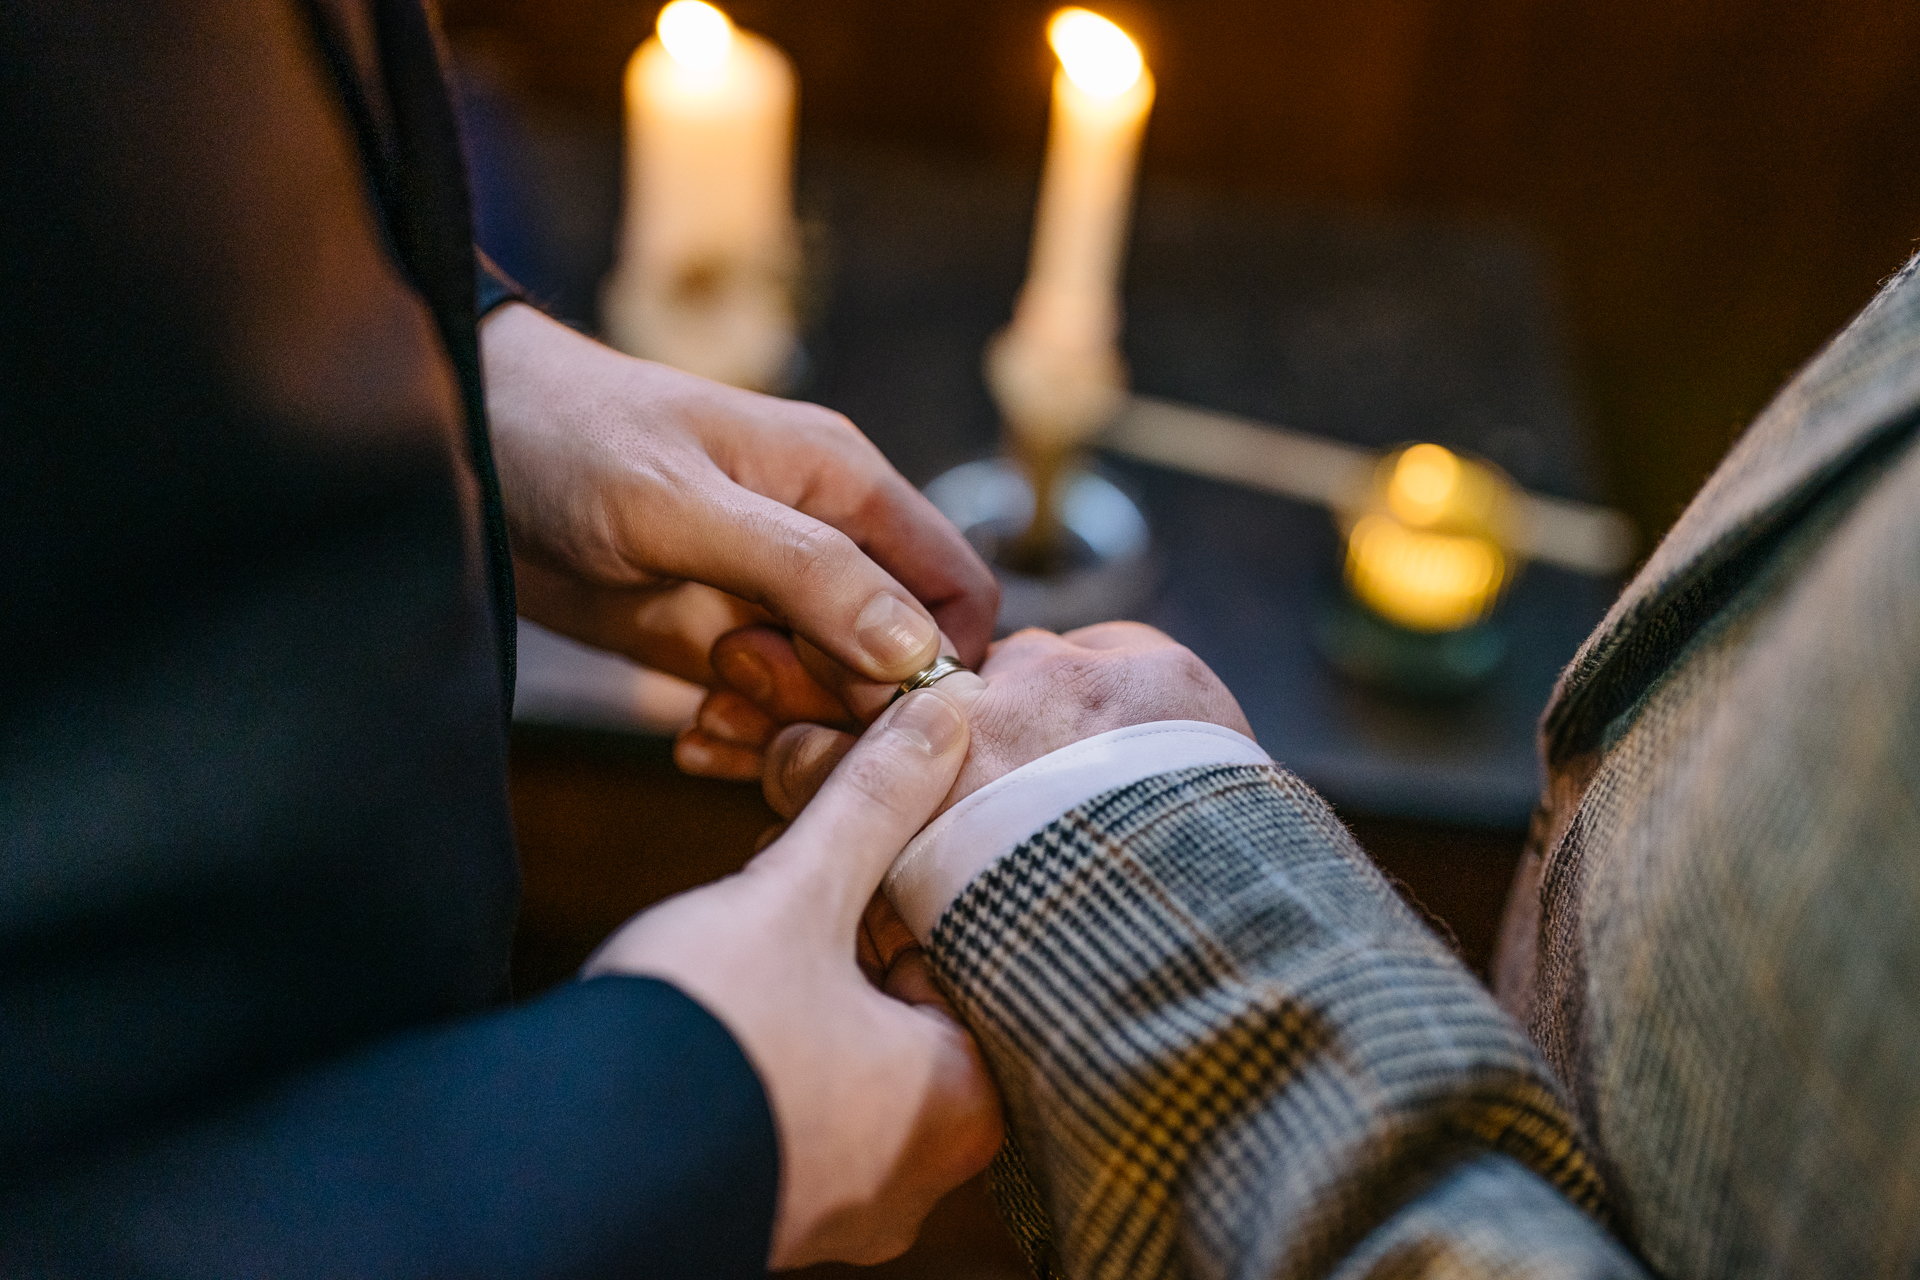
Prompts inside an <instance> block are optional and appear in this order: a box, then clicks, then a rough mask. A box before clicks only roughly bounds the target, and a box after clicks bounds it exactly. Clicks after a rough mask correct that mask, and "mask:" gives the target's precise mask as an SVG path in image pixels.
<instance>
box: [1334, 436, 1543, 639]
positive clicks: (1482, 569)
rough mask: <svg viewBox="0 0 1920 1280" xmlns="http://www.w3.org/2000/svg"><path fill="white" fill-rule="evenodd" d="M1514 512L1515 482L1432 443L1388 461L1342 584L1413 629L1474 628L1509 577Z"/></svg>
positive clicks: (1352, 536) (1360, 522) (1350, 545)
mask: <svg viewBox="0 0 1920 1280" xmlns="http://www.w3.org/2000/svg"><path fill="white" fill-rule="evenodd" d="M1511 506H1512V485H1511V483H1510V482H1509V481H1508V480H1507V479H1506V477H1505V476H1504V475H1502V474H1501V473H1500V472H1499V471H1497V470H1495V469H1494V468H1493V467H1491V466H1488V465H1486V464H1484V463H1478V462H1470V461H1467V460H1465V459H1462V458H1459V457H1457V456H1455V455H1454V454H1452V453H1450V452H1449V451H1447V450H1446V449H1444V448H1442V447H1441V446H1439V445H1437V444H1416V445H1410V446H1408V447H1407V448H1405V449H1402V450H1400V451H1399V452H1398V453H1394V454H1390V455H1388V456H1387V457H1386V458H1385V459H1383V460H1382V461H1381V463H1380V467H1379V470H1378V471H1377V472H1376V474H1375V480H1374V484H1373V486H1372V488H1371V490H1370V492H1369V495H1368V500H1367V503H1366V505H1365V507H1364V509H1363V510H1362V511H1361V512H1360V513H1358V515H1357V518H1355V519H1354V521H1353V524H1352V527H1351V528H1350V529H1349V530H1348V533H1347V570H1346V574H1347V585H1348V586H1349V587H1350V588H1351V589H1352V591H1353V594H1354V596H1355V597H1356V598H1358V599H1359V600H1360V602H1361V603H1362V604H1364V605H1366V606H1367V607H1368V608H1369V609H1371V610H1373V611H1374V612H1375V613H1377V614H1379V615H1380V616H1381V617H1382V618H1385V619H1386V620H1387V621H1389V622H1392V623H1394V624H1396V625H1397V626H1401V627H1405V628H1406V629H1408V630H1410V631H1424V632H1441V631H1457V630H1459V629H1461V628H1463V627H1469V626H1472V625H1473V624H1474V623H1476V622H1479V621H1481V620H1482V619H1484V618H1485V617H1487V615H1488V614H1490V613H1491V612H1492V611H1493V607H1494V605H1495V604H1497V603H1498V602H1499V599H1500V592H1501V589H1502V588H1503V587H1504V586H1505V585H1506V583H1507V581H1508V580H1509V579H1510V578H1511V576H1512V573H1513V565H1512V563H1511V560H1510V556H1509V553H1508V552H1507V551H1506V549H1505V544H1506V543H1507V542H1508V537H1507V533H1508V526H1509V524H1510V522H1511Z"/></svg>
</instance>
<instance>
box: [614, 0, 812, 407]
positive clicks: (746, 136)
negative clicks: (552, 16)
mask: <svg viewBox="0 0 1920 1280" xmlns="http://www.w3.org/2000/svg"><path fill="white" fill-rule="evenodd" d="M794 96H795V91H794V75H793V69H792V67H791V65H790V64H789V63H788V61H787V58H786V56H785V55H784V54H782V53H781V52H780V51H779V50H778V49H776V48H774V47H773V45H771V44H769V43H768V42H767V41H765V40H763V39H761V38H759V37H758V36H755V35H752V34H751V33H749V32H745V31H741V30H739V29H737V28H736V27H734V25H733V24H732V23H731V22H730V21H729V20H728V19H727V16H726V15H725V14H724V13H722V12H720V10H718V9H716V8H714V7H713V6H712V5H710V4H705V3H703V2H702V0H674V2H673V3H672V4H669V5H667V6H666V8H664V9H662V10H661V11H660V17H659V19H658V22H657V23H656V26H655V34H654V36H653V37H652V38H650V39H648V40H647V41H646V42H645V43H644V44H642V45H641V46H640V48H639V49H638V50H636V51H635V53H634V55H633V58H632V59H631V60H630V61H629V62H628V64H627V76H626V102H627V184H626V207H625V211H624V218H623V227H622V232H621V242H620V249H619V260H618V265H617V266H616V268H615V270H614V273H613V275H612V276H611V277H610V278H609V280H608V282H607V286H606V290H605V293H604V295H603V298H602V304H603V305H602V312H603V321H604V327H605V330H606V336H607V338H608V340H609V341H610V342H612V343H613V345H615V346H617V347H619V348H620V349H621V350H623V351H627V352H629V353H631V354H634V355H640V356H646V357H648V358H650V359H655V360H661V361H663V362H665V363H667V364H672V365H675V366H678V367H679V368H682V369H687V370H689V371H691V372H694V373H698V374H702V375H704V376H707V377H712V378H718V379H720V380H721V381H723V382H732V383H736V384H738V385H741V386H751V387H759V388H769V387H773V386H775V385H776V384H777V383H778V382H779V380H780V378H781V375H782V374H783V373H784V372H785V370H786V369H787V367H788V366H789V364H790V362H791V360H792V356H793V349H794V322H793V311H792V277H793V274H794V270H795V265H796V259H797V251H796V236H795V231H794V218H793V176H792V175H793V117H794Z"/></svg>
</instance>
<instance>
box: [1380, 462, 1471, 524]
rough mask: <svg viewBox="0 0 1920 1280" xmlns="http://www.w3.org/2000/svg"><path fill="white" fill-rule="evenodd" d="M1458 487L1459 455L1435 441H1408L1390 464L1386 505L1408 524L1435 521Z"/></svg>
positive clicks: (1443, 511)
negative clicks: (1390, 471) (1391, 476)
mask: <svg viewBox="0 0 1920 1280" xmlns="http://www.w3.org/2000/svg"><path fill="white" fill-rule="evenodd" d="M1459 488H1460V459H1458V458H1456V457H1454V456H1453V454H1451V453H1449V452H1448V451H1447V450H1446V449H1443V448H1441V447H1440V446H1439V445H1437V444H1416V445H1411V446H1409V447H1408V448H1407V450H1406V451H1405V452H1404V453H1402V454H1401V455H1400V461H1399V462H1397V463H1395V464H1394V468H1393V478H1392V479H1391V480H1389V481H1388V482H1387V505H1388V506H1389V507H1391V508H1393V514H1395V515H1397V516H1399V517H1400V518H1401V519H1402V520H1404V521H1406V522H1407V523H1408V524H1411V525H1421V526H1424V525H1431V524H1435V523H1438V522H1439V520H1440V518H1441V517H1442V516H1444V515H1445V514H1447V508H1448V506H1449V505H1450V504H1451V503H1452V502H1453V498H1454V494H1455V492H1456V491H1457V490H1458V489H1459Z"/></svg>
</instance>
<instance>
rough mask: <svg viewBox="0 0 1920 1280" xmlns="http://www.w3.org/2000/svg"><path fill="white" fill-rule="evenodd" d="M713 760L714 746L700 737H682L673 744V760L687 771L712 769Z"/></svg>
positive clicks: (695, 771) (694, 771)
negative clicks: (710, 745)
mask: <svg viewBox="0 0 1920 1280" xmlns="http://www.w3.org/2000/svg"><path fill="white" fill-rule="evenodd" d="M713 761H714V755H713V748H712V747H709V746H708V745H707V744H706V743H704V742H702V741H700V740H699V739H698V738H682V739H680V741H678V742H676V743H674V744H673V762H674V763H675V764H677V765H679V766H680V767H681V769H683V770H685V771H686V772H687V773H699V772H701V771H703V770H706V769H711V768H712V767H713Z"/></svg>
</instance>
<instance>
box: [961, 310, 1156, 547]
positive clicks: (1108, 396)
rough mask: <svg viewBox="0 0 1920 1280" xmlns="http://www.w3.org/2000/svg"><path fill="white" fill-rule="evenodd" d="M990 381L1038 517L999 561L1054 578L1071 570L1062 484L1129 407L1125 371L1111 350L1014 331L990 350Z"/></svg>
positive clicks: (998, 338)
mask: <svg viewBox="0 0 1920 1280" xmlns="http://www.w3.org/2000/svg"><path fill="white" fill-rule="evenodd" d="M986 375H987V388H988V390H990V391H991V392H992V393H993V398H994V402H995V403H996V404H997V405H998V406H999V408H1000V418H1001V421H1002V422H1003V423H1004V424H1005V440H1006V447H1007V453H1008V455H1009V456H1010V457H1011V458H1012V459H1013V461H1014V463H1015V464H1016V465H1017V466H1018V467H1019V468H1020V470H1021V471H1022V473H1024V474H1025V476H1026V478H1027V483H1028V485H1029V486H1030V487H1031V488H1032V490H1033V518H1032V520H1031V521H1030V522H1029V523H1028V525H1027V527H1026V529H1025V530H1024V531H1023V532H1022V533H1021V534H1020V536H1019V537H1018V538H1017V539H1015V540H1014V541H1013V542H1012V544H1011V545H1010V546H1008V547H1007V548H1006V550H1005V551H1004V552H1003V554H1002V562H1003V563H1004V564H1005V565H1006V566H1007V568H1009V569H1012V570H1014V571H1016V572H1019V573H1025V574H1029V575H1032V576H1034V577H1040V578H1046V577H1052V576H1057V575H1058V574H1060V573H1062V572H1064V571H1065V569H1066V568H1067V567H1068V565H1067V563H1066V561H1067V559H1068V550H1069V549H1068V546H1067V544H1066V541H1065V538H1064V536H1063V535H1064V533H1065V527H1064V525H1063V524H1062V522H1061V510H1060V503H1061V498H1062V492H1063V489H1064V486H1065V482H1066V480H1067V478H1068V477H1069V476H1070V475H1072V474H1073V472H1074V470H1075V469H1076V464H1077V463H1078V462H1079V460H1080V458H1081V455H1082V454H1083V452H1084V451H1085V448H1086V444H1087V442H1088V441H1089V440H1091V439H1092V438H1093V437H1094V436H1095V435H1097V434H1098V433H1099V432H1100V429H1101V428H1103V427H1105V426H1106V425H1107V424H1108V423H1110V422H1112V421H1113V419H1114V417H1115V416H1116V415H1118V414H1119V412H1120V409H1121V407H1122V406H1123V405H1124V404H1125V403H1126V398H1127V368H1126V365H1125V363H1124V362H1123V361H1122V360H1121V359H1120V354H1119V352H1117V351H1115V350H1114V349H1113V347H1112V346H1111V344H1105V343H1103V344H1100V345H1097V346H1060V345H1055V344H1052V343H1048V342H1045V341H1044V340H1035V339H1032V338H1030V337H1028V336H1026V334H1024V333H1023V332H1022V331H1021V329H1020V328H1019V327H1018V325H1015V326H1014V327H1012V328H1009V329H1005V330H1002V331H1001V332H1000V333H998V334H996V335H995V336H994V338H993V340H992V341H991V342H989V343H988V344H987V351H986Z"/></svg>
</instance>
